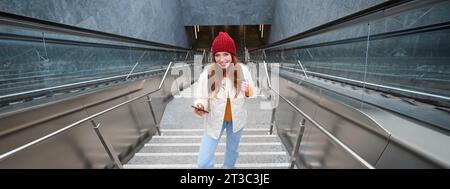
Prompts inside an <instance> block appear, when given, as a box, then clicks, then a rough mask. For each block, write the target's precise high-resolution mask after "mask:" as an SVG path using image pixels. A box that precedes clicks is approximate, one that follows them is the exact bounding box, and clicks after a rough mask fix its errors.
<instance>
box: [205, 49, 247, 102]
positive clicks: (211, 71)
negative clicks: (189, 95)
mask: <svg viewBox="0 0 450 189" xmlns="http://www.w3.org/2000/svg"><path fill="white" fill-rule="evenodd" d="M231 56H232V57H231V62H232V63H233V66H231V65H230V66H228V67H227V69H225V70H223V69H222V68H221V67H220V66H219V65H218V64H217V63H214V65H212V66H209V67H208V86H210V88H209V89H210V90H209V92H210V93H209V94H212V95H211V96H212V97H216V96H217V93H218V92H219V90H220V88H221V87H222V79H223V77H226V76H231V75H229V73H231V72H233V78H234V79H233V87H234V89H235V91H236V94H235V96H234V97H235V98H236V97H237V96H238V95H239V93H240V92H241V83H242V80H243V79H244V78H243V73H242V68H241V63H238V59H237V58H236V56H234V55H231ZM213 61H214V62H216V61H215V59H214V60H213ZM220 70H221V71H220ZM217 72H222V73H223V74H222V76H220V75H216V73H217ZM211 77H214V78H213V79H210V78H211ZM216 89H217V90H216Z"/></svg>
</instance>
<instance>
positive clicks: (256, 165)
mask: <svg viewBox="0 0 450 189" xmlns="http://www.w3.org/2000/svg"><path fill="white" fill-rule="evenodd" d="M123 167H124V168H125V169H197V164H131V165H124V166H123ZM235 167H236V169H287V168H288V167H289V163H264V164H259V163H245V164H242V163H241V164H236V165H235ZM214 168H222V164H215V165H214Z"/></svg>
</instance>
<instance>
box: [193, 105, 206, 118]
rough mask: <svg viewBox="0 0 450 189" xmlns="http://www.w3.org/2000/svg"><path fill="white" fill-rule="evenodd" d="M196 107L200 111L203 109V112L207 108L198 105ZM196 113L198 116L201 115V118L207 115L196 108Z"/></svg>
mask: <svg viewBox="0 0 450 189" xmlns="http://www.w3.org/2000/svg"><path fill="white" fill-rule="evenodd" d="M195 107H197V108H198V109H202V110H204V108H205V107H203V105H202V104H196V105H195ZM194 112H195V114H197V115H199V116H203V115H205V114H206V113H205V112H203V111H199V110H197V109H196V108H194Z"/></svg>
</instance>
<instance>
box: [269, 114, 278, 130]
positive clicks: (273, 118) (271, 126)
mask: <svg viewBox="0 0 450 189" xmlns="http://www.w3.org/2000/svg"><path fill="white" fill-rule="evenodd" d="M276 110H277V109H276V108H273V110H272V118H271V120H270V131H269V135H272V131H273V126H274V125H275V111H276Z"/></svg>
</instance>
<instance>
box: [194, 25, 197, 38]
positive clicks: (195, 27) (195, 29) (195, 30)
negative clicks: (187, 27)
mask: <svg viewBox="0 0 450 189" xmlns="http://www.w3.org/2000/svg"><path fill="white" fill-rule="evenodd" d="M194 33H195V39H197V38H198V36H197V26H196V25H194Z"/></svg>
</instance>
